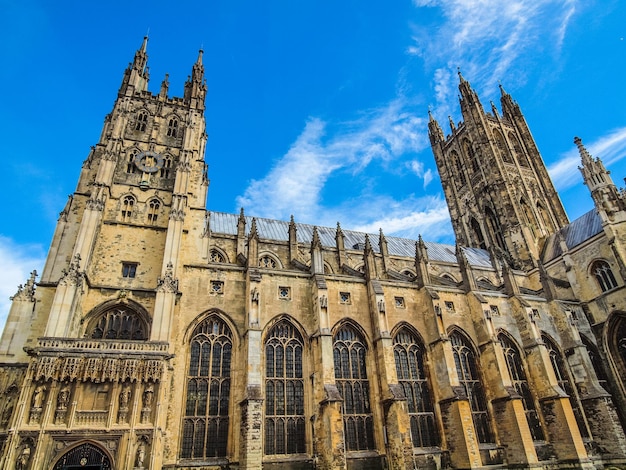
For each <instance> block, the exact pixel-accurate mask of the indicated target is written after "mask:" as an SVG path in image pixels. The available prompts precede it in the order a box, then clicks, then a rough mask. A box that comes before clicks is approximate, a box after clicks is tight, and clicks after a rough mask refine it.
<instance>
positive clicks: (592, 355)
mask: <svg viewBox="0 0 626 470" xmlns="http://www.w3.org/2000/svg"><path fill="white" fill-rule="evenodd" d="M624 334H625V335H626V331H625V332H624ZM580 339H581V341H582V342H583V344H584V345H585V348H587V354H589V359H590V360H591V365H592V366H593V370H594V372H595V373H596V377H597V379H598V383H599V384H600V385H601V386H602V387H603V388H604V389H605V390H608V389H609V387H608V381H609V379H608V376H607V374H606V369H605V367H604V361H603V360H602V357H601V356H600V351H599V349H598V347H597V346H596V345H595V344H594V342H593V341H591V339H589V338H587V336H585V335H583V334H581V335H580ZM625 341H626V336H625ZM624 346H625V350H624V351H625V354H626V342H625V344H624Z"/></svg>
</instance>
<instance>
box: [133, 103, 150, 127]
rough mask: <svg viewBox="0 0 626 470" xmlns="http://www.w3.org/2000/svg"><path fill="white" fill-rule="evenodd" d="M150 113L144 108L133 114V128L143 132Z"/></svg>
mask: <svg viewBox="0 0 626 470" xmlns="http://www.w3.org/2000/svg"><path fill="white" fill-rule="evenodd" d="M149 115H150V113H149V112H148V111H147V110H146V109H143V108H142V109H139V110H138V111H137V113H136V114H135V130H136V131H138V132H145V131H146V127H147V125H148V116H149Z"/></svg>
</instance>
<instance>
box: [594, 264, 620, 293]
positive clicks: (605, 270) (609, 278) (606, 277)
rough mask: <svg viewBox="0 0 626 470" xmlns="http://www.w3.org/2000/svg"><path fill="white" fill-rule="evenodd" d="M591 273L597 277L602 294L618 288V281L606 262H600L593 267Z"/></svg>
mask: <svg viewBox="0 0 626 470" xmlns="http://www.w3.org/2000/svg"><path fill="white" fill-rule="evenodd" d="M591 273H592V274H593V275H594V276H595V277H596V281H598V285H599V286H600V289H602V292H606V291H609V290H611V289H615V288H616V287H617V280H616V279H615V276H614V275H613V271H612V270H611V267H610V266H609V263H607V262H606V261H604V260H598V261H596V262H595V263H593V264H592V265H591Z"/></svg>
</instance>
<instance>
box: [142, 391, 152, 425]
mask: <svg viewBox="0 0 626 470" xmlns="http://www.w3.org/2000/svg"><path fill="white" fill-rule="evenodd" d="M141 401H142V404H143V408H142V409H141V422H142V424H145V423H149V422H150V415H151V412H152V402H153V401H154V385H152V383H148V384H147V385H146V388H145V390H144V391H143V395H142V397H141Z"/></svg>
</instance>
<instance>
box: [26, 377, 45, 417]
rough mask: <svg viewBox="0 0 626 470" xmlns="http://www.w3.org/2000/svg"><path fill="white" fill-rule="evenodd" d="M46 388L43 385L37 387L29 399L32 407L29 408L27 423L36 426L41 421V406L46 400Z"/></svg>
mask: <svg viewBox="0 0 626 470" xmlns="http://www.w3.org/2000/svg"><path fill="white" fill-rule="evenodd" d="M46 391H47V388H46V386H45V385H43V384H42V385H38V386H37V387H36V388H35V391H34V392H33V397H32V399H31V403H32V406H31V408H30V416H29V422H30V424H37V423H39V420H40V419H41V412H42V410H43V404H44V402H45V400H46Z"/></svg>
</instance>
